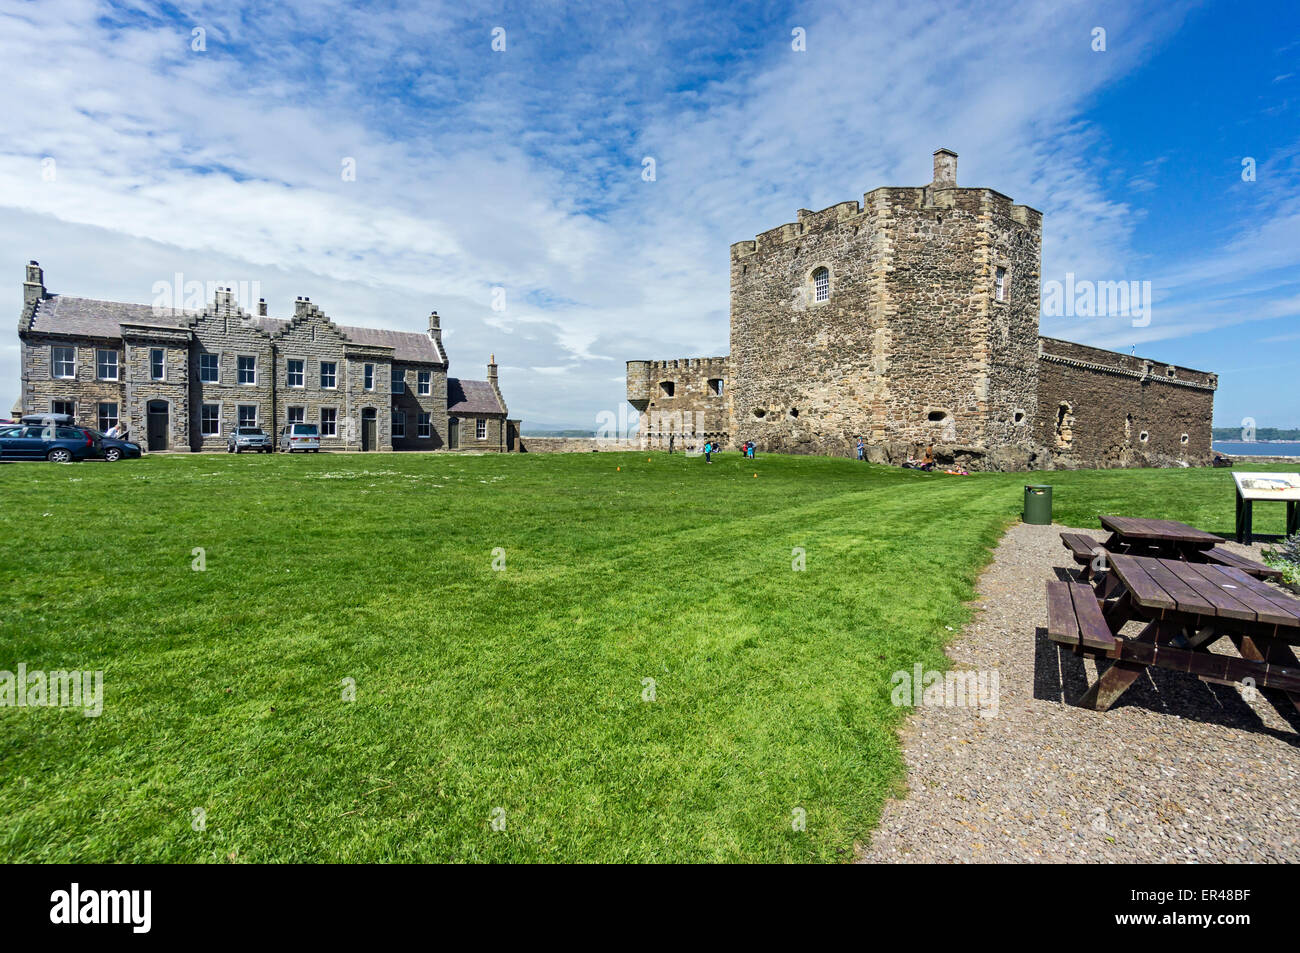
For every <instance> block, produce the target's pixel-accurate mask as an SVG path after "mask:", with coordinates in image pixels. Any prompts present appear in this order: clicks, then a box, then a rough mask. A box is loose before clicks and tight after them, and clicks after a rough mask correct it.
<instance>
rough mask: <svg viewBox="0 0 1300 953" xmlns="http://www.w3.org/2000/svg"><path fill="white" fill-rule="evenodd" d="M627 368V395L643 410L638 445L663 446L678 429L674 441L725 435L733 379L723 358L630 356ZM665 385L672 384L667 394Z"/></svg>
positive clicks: (725, 439)
mask: <svg viewBox="0 0 1300 953" xmlns="http://www.w3.org/2000/svg"><path fill="white" fill-rule="evenodd" d="M633 364H635V365H637V366H636V367H635V368H634V367H633V366H632V365H633ZM628 371H629V376H628V381H629V384H628V400H629V402H630V403H631V404H632V406H634V407H635V408H636V409H637V410H638V411H640V413H641V421H640V428H639V431H638V442H639V445H640V446H641V447H643V448H651V447H656V448H660V449H665V450H666V449H667V448H668V443H669V435H670V434H673V435H676V436H675V439H674V441H673V442H674V444H679V443H680V442H681V441H682V440H683V439H687V435H691V437H692V438H694V439H716V440H720V441H722V442H723V443H724V444H725V443H727V442H728V441H729V438H730V430H731V385H732V381H731V367H730V362H729V361H728V360H727V358H725V357H693V358H682V359H679V360H667V361H632V362H629V364H628ZM664 385H670V388H671V390H672V393H671V394H669V393H668V389H669V388H666V387H665V386H664Z"/></svg>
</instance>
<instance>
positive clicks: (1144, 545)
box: [1101, 516, 1224, 561]
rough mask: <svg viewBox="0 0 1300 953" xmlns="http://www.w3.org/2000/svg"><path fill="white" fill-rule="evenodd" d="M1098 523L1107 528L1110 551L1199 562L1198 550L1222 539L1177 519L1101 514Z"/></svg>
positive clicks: (1107, 542) (1201, 550) (1201, 551)
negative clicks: (1190, 559)
mask: <svg viewBox="0 0 1300 953" xmlns="http://www.w3.org/2000/svg"><path fill="white" fill-rule="evenodd" d="M1101 525H1102V526H1104V527H1105V528H1106V529H1108V530H1110V533H1111V535H1110V539H1108V540H1106V548H1107V549H1108V550H1110V552H1112V553H1131V554H1133V555H1135V556H1169V557H1177V558H1180V559H1188V558H1192V559H1196V560H1197V561H1199V558H1200V554H1201V553H1203V552H1204V551H1205V550H1207V549H1213V548H1214V547H1215V546H1218V545H1219V544H1220V543H1222V542H1224V539H1223V537H1222V536H1215V535H1214V534H1213V533H1207V532H1205V530H1202V529H1197V528H1196V527H1195V526H1189V525H1187V524H1186V523H1179V522H1178V521H1177V520H1148V519H1139V518H1137V517H1133V516H1103V517H1101Z"/></svg>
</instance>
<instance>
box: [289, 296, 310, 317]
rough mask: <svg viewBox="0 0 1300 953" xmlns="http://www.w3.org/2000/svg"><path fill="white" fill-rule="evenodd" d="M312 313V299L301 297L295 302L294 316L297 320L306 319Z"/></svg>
mask: <svg viewBox="0 0 1300 953" xmlns="http://www.w3.org/2000/svg"><path fill="white" fill-rule="evenodd" d="M310 313H311V298H304V297H302V296H301V295H299V296H298V297H297V298H295V299H294V302H293V316H294V317H295V318H301V317H305V316H306V315H308V314H310Z"/></svg>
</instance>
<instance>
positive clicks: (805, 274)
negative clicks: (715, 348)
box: [627, 149, 1218, 470]
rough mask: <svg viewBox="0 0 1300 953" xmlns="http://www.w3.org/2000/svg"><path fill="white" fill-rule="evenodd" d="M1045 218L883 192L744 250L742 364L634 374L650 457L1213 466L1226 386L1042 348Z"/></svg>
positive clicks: (665, 366)
mask: <svg viewBox="0 0 1300 953" xmlns="http://www.w3.org/2000/svg"><path fill="white" fill-rule="evenodd" d="M1041 246H1042V213H1040V212H1038V211H1037V210H1035V209H1032V208H1029V207H1028V206H1025V205H1016V204H1015V203H1014V202H1012V200H1011V199H1010V198H1008V197H1007V196H1005V195H1002V194H1001V193H999V192H995V191H994V190H992V189H988V188H961V187H959V186H958V185H957V154H956V153H955V152H952V151H950V150H947V149H940V150H938V151H937V152H935V153H934V179H933V181H932V182H931V183H930V184H929V185H926V186H920V187H893V186H886V187H882V188H878V189H875V190H873V191H871V192H868V193H867V194H866V195H865V196H864V197H863V201H862V203H861V204H859V203H858V202H856V201H850V202H841V203H839V204H838V205H833V206H831V207H830V208H827V209H823V210H822V211H819V212H811V211H808V210H807V209H800V210H799V213H798V221H797V222H793V223H790V224H787V225H781V226H779V227H777V228H774V229H771V230H769V231H766V232H763V233H762V234H761V235H759V236H757V238H756V239H755V240H754V241H743V242H737V243H736V244H734V245H732V246H731V354H730V356H727V357H707V358H680V359H673V360H657V361H644V360H640V361H629V362H628V363H627V399H628V401H629V402H630V403H631V404H632V405H633V406H634V407H636V408H637V410H639V411H640V412H641V431H640V439H641V441H642V443H643V445H646V446H658V445H662V444H666V443H667V440H668V437H669V435H670V434H676V435H677V439H679V440H683V441H684V442H688V443H689V442H692V441H702V440H703V439H707V438H712V439H714V440H715V441H718V442H720V443H721V444H722V445H723V446H724V447H725V446H737V445H739V444H742V443H744V442H745V441H747V440H753V441H754V442H755V444H756V445H757V446H758V447H759V448H760V449H762V450H766V451H774V452H784V453H816V454H831V455H845V454H852V453H853V451H854V448H855V446H856V443H857V441H858V439H859V438H861V439H862V440H863V442H864V443H865V444H866V445H867V448H868V458H869V459H871V460H874V461H877V462H885V463H902V462H903V461H905V460H906V459H907V458H908V457H911V456H915V455H919V453H920V452H922V451H923V449H924V448H925V447H927V446H933V447H934V452H935V456H936V458H937V459H938V460H939V462H940V463H946V464H956V465H961V466H966V467H968V468H971V469H986V470H1024V469H1035V468H1054V467H1110V466H1159V465H1177V464H1180V463H1186V464H1192V465H1195V464H1200V463H1204V462H1207V461H1208V460H1209V458H1210V456H1211V448H1210V429H1211V421H1212V419H1213V406H1214V392H1215V390H1216V388H1217V387H1218V380H1217V377H1216V375H1214V374H1211V373H1207V372H1205V371H1196V370H1191V369H1189V368H1184V367H1175V366H1173V365H1170V364H1162V363H1159V362H1156V361H1151V360H1147V359H1144V358H1140V357H1133V356H1129V355H1125V354H1118V353H1115V352H1113V351H1105V350H1101V349H1098V348H1094V347H1087V346H1085V345H1082V344H1073V343H1070V342H1067V341H1060V340H1056V339H1054V338H1047V337H1042V336H1040V335H1039V333H1038V316H1039V281H1040V274H1039V272H1040V261H1041Z"/></svg>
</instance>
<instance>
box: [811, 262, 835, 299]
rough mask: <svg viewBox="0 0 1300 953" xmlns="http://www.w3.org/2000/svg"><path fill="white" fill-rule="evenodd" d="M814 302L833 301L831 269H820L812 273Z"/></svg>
mask: <svg viewBox="0 0 1300 953" xmlns="http://www.w3.org/2000/svg"><path fill="white" fill-rule="evenodd" d="M812 280H813V300H814V301H829V300H830V299H831V273H830V269H829V268H825V267H822V268H818V269H816V270H815V271H813V273H812Z"/></svg>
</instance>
